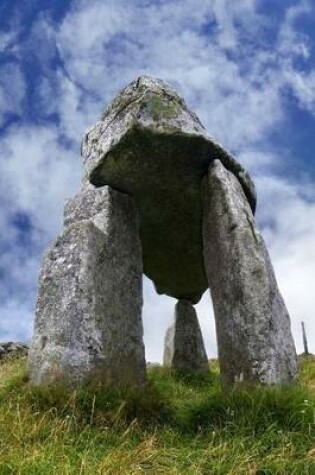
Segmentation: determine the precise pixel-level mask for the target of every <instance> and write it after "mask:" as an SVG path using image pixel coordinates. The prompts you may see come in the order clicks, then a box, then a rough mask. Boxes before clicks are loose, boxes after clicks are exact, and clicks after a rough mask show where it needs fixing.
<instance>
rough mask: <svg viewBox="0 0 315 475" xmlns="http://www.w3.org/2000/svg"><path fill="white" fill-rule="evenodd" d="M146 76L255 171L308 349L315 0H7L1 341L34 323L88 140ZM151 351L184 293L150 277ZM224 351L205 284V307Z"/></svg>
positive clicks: (312, 327)
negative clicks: (168, 290) (177, 295)
mask: <svg viewBox="0 0 315 475" xmlns="http://www.w3.org/2000/svg"><path fill="white" fill-rule="evenodd" d="M140 74H149V75H153V76H158V77H160V78H162V79H164V80H166V81H168V82H170V83H171V84H172V85H173V86H175V87H176V88H177V89H178V91H179V92H180V93H181V94H182V95H183V96H184V97H185V99H186V101H187V102H188V104H189V105H190V106H191V107H192V108H193V109H194V110H195V111H196V112H197V114H198V115H199V117H200V118H201V120H202V121H203V123H204V125H205V126H206V127H207V130H208V132H209V133H210V135H212V136H214V137H215V138H216V139H217V140H219V141H220V142H221V143H222V145H224V146H225V147H227V148H228V149H229V150H230V151H232V152H233V153H234V154H235V155H236V156H237V158H238V159H239V161H240V162H241V163H243V165H245V166H246V167H247V168H248V169H249V170H250V172H251V173H252V175H253V177H254V179H255V182H256V184H257V188H258V193H259V196H258V198H259V206H258V212H257V219H258V221H259V223H260V225H261V228H262V232H263V235H264V237H265V239H266V242H267V245H268V247H269V250H270V252H271V256H272V260H273V263H274V266H275V270H276V274H277V277H278V282H279V285H280V288H281V291H282V293H283V295H284V298H285V300H286V303H287V306H288V308H289V311H290V314H291V320H292V329H293V333H294V337H295V341H296V345H297V349H298V351H301V350H302V338H301V331H300V322H301V320H304V321H305V323H306V327H307V330H308V335H309V340H310V341H309V347H310V349H311V350H312V351H313V352H315V323H314V318H313V316H314V308H315V279H314V271H315V246H314V236H315V187H314V183H315V160H314V157H313V151H314V149H315V133H314V130H315V6H314V3H313V2H312V1H307V0H305V1H303V0H290V1H286V0H282V1H281V2H280V1H279V2H274V1H271V0H211V1H210V0H156V1H148V0H134V1H132V0H115V1H114V0H76V1H68V2H67V1H61V0H55V1H54V0H50V1H48V0H46V1H44V0H29V1H28V2H25V1H24V0H23V1H22V0H20V1H18V0H10V1H6V0H2V1H1V3H0V139H1V147H0V203H1V214H0V230H1V233H0V340H7V339H12V340H16V339H18V340H23V341H28V340H29V339H30V337H31V333H32V325H33V318H34V317H33V316H34V307H35V301H36V290H37V277H38V271H39V266H40V262H41V259H42V254H43V251H44V249H45V248H46V247H47V246H48V244H49V243H50V242H51V241H52V240H53V239H54V238H55V237H56V235H57V234H58V233H59V232H60V231H61V229H62V212H63V205H64V202H65V200H66V198H68V197H71V196H72V195H74V194H75V193H76V192H77V191H78V189H79V187H80V174H81V161H80V141H81V137H82V135H83V133H84V131H85V130H86V129H87V128H88V127H90V126H91V125H92V124H93V123H94V122H95V121H96V120H97V119H98V118H99V116H100V114H101V112H102V111H103V109H104V107H105V106H106V104H107V103H108V101H109V100H110V99H111V98H112V97H113V96H114V95H115V94H116V93H117V92H118V91H119V89H121V88H122V87H124V86H125V85H126V84H127V83H128V82H129V81H131V80H132V79H134V78H135V77H137V76H138V75H140ZM144 298H145V305H144V329H145V342H146V352H147V358H148V359H149V360H151V361H157V360H160V359H161V357H162V342H163V337H164V332H165V329H166V327H167V326H168V325H169V324H170V322H171V321H172V315H173V307H174V303H175V302H174V300H172V299H170V298H166V297H161V296H159V297H158V296H157V295H156V294H155V292H154V290H153V288H152V285H151V284H150V283H149V282H148V281H147V280H145V284H144ZM197 310H198V316H199V318H200V322H201V326H202V330H203V334H204V338H205V341H206V344H207V351H208V354H209V356H214V355H215V354H216V341H215V331H214V321H213V312H212V307H211V302H210V299H209V296H208V295H205V296H204V298H203V299H202V301H201V303H200V304H199V305H198V306H197Z"/></svg>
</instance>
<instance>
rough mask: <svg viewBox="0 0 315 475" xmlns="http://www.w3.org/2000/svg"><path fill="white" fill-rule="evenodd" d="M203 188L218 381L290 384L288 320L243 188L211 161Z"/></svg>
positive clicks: (291, 357)
mask: <svg viewBox="0 0 315 475" xmlns="http://www.w3.org/2000/svg"><path fill="white" fill-rule="evenodd" d="M202 188H203V208H204V212H203V243H204V259H205V268H206V272H207V276H208V280H209V286H210V289H211V295H212V300H213V305H214V313H215V319H216V328H217V338H218V350H219V360H220V368H221V378H222V382H223V384H234V383H236V382H239V381H246V382H254V383H255V382H257V383H262V384H279V383H289V382H291V381H293V380H294V379H295V378H296V375H297V363H296V353H295V348H294V342H293V339H292V335H291V330H290V318H289V314H288V312H287V309H286V307H285V304H284V302H283V299H282V296H281V294H280V292H279V289H278V286H277V282H276V278H275V275H274V271H273V268H272V264H271V262H270V258H269V255H268V251H267V249H266V246H265V243H264V241H263V238H262V236H261V234H260V232H259V230H258V228H257V225H256V223H255V221H254V217H253V214H252V211H251V209H250V207H249V205H248V202H247V199H246V197H245V195H244V192H243V190H242V187H241V186H240V183H239V181H238V180H237V179H236V178H235V176H234V175H233V174H232V173H231V172H229V171H228V170H226V168H225V167H224V166H223V165H222V163H221V162H220V161H219V160H215V161H214V162H213V163H212V164H211V165H210V166H209V173H208V176H206V177H205V178H204V181H203V186H202Z"/></svg>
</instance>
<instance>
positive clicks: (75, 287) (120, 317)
mask: <svg viewBox="0 0 315 475" xmlns="http://www.w3.org/2000/svg"><path fill="white" fill-rule="evenodd" d="M100 210H102V211H100ZM97 211H100V212H99V213H97ZM65 223H66V225H67V226H66V228H65V230H64V232H63V233H62V235H61V236H59V237H58V238H57V240H56V241H55V243H54V244H53V245H52V246H51V248H50V249H49V251H48V252H47V254H46V256H45V260H44V265H43V268H42V271H41V274H40V278H39V292H38V300H37V309H36V319H35V331H34V336H33V341H32V345H31V349H30V355H29V369H30V376H31V381H32V383H33V384H42V383H47V382H51V381H56V380H59V379H62V380H67V381H69V382H70V383H73V384H77V383H79V384H80V383H81V382H82V381H83V380H85V379H88V380H90V379H91V380H94V381H95V382H97V383H99V382H103V383H104V384H112V383H114V384H115V385H116V386H118V385H121V386H126V385H141V384H142V383H143V382H144V381H145V358H144V345H143V340H142V336H143V328H142V321H141V308H142V259H141V247H140V239H139V233H138V216H137V211H136V208H135V206H134V202H133V200H132V198H130V197H129V196H127V195H124V194H122V193H119V192H117V191H114V190H111V189H110V188H109V187H105V188H104V189H102V190H97V191H96V192H94V190H86V191H84V192H82V193H81V194H79V195H77V196H76V197H75V199H74V200H70V202H69V203H68V205H67V207H66V212H65Z"/></svg>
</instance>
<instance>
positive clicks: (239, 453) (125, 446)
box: [0, 357, 315, 475]
mask: <svg viewBox="0 0 315 475" xmlns="http://www.w3.org/2000/svg"><path fill="white" fill-rule="evenodd" d="M148 372H149V381H150V382H149V385H148V388H147V389H146V391H145V392H144V393H142V394H139V393H133V392H128V393H127V392H118V391H113V390H104V389H102V388H97V387H93V388H92V387H90V388H85V389H82V390H79V391H71V392H69V391H67V390H66V389H65V388H62V387H56V386H54V387H50V388H46V389H39V388H30V387H29V386H28V383H27V378H26V372H25V361H24V360H23V359H19V360H15V361H7V362H3V361H2V362H0V475H6V474H8V475H12V474H27V475H31V474H32V475H35V474H36V475H45V474H50V475H51V474H57V475H59V474H62V475H66V474H67V475H68V474H75V475H79V474H86V475H87V474H88V475H91V474H111V475H118V474H124V475H125V474H152V475H153V474H172V475H175V474H187V475H190V474H191V475H201V474H202V475H206V474H215V475H227V474H231V475H241V474H244V475H245V474H246V475H269V474H270V475H271V474H272V475H276V474H277V475H278V474H279V475H280V474H285V475H287V474H297V475H302V474H311V475H313V474H315V438H314V434H315V426H314V410H315V409H314V408H315V359H314V358H313V357H301V358H300V375H301V376H300V383H299V384H298V385H297V386H296V387H294V388H282V389H277V388H269V389H266V388H263V389H262V388H260V389H252V388H247V389H246V388H244V387H243V388H238V389H237V390H234V391H232V392H224V391H222V390H221V389H220V386H219V376H218V373H219V370H218V365H217V362H211V375H210V376H209V377H208V378H203V379H201V378H198V377H196V376H192V375H181V376H180V375H174V374H171V373H170V371H167V370H165V369H163V368H161V367H152V368H150V369H149V370H148Z"/></svg>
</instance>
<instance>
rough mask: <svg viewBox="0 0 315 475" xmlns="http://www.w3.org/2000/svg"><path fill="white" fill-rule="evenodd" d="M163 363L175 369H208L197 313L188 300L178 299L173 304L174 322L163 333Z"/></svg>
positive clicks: (198, 371) (201, 370) (195, 371)
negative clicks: (164, 333)
mask: <svg viewBox="0 0 315 475" xmlns="http://www.w3.org/2000/svg"><path fill="white" fill-rule="evenodd" d="M163 364H164V366H169V367H171V368H172V369H174V370H176V371H189V372H194V373H206V372H208V371H209V363H208V358H207V353H206V350H205V346H204V342H203V338H202V334H201V330H200V326H199V322H198V318H197V314H196V311H195V309H194V307H193V305H192V304H191V303H190V302H189V301H188V300H180V301H178V302H177V304H176V306H175V322H174V324H173V325H172V326H171V327H169V328H168V330H167V332H166V335H165V342H164V357H163Z"/></svg>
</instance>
